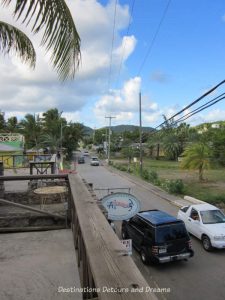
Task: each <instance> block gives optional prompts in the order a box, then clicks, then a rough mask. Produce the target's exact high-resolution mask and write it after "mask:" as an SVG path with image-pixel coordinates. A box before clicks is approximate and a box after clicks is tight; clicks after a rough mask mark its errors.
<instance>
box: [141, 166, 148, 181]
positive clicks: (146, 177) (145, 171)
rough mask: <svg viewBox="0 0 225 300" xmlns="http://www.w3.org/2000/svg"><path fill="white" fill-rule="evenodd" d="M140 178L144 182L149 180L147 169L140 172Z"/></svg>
mask: <svg viewBox="0 0 225 300" xmlns="http://www.w3.org/2000/svg"><path fill="white" fill-rule="evenodd" d="M141 177H142V178H143V179H145V180H149V172H148V170H147V169H143V170H142V174H141Z"/></svg>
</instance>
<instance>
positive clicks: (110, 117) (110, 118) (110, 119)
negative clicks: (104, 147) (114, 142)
mask: <svg viewBox="0 0 225 300" xmlns="http://www.w3.org/2000/svg"><path fill="white" fill-rule="evenodd" d="M105 118H106V119H109V136H108V153H107V154H108V165H109V161H110V134H111V121H112V119H115V118H116V117H112V116H109V117H105Z"/></svg>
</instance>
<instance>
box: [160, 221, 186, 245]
mask: <svg viewBox="0 0 225 300" xmlns="http://www.w3.org/2000/svg"><path fill="white" fill-rule="evenodd" d="M187 235H188V234H187V230H186V228H185V226H184V224H182V223H179V224H170V225H166V226H160V227H158V228H157V230H156V240H157V242H158V243H166V242H169V241H173V240H177V239H182V238H186V237H187Z"/></svg>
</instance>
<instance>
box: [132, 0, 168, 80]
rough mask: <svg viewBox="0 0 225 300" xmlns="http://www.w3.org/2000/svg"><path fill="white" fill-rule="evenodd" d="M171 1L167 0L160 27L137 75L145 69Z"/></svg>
mask: <svg viewBox="0 0 225 300" xmlns="http://www.w3.org/2000/svg"><path fill="white" fill-rule="evenodd" d="M171 1H172V0H168V2H167V5H166V8H165V9H164V11H163V15H162V17H161V19H160V21H159V24H158V27H157V29H156V32H155V34H154V36H153V38H152V41H151V43H150V45H149V47H148V51H147V53H146V55H145V57H144V59H143V61H142V63H141V65H140V67H139V71H138V73H137V76H140V73H141V71H142V69H143V67H144V65H145V63H146V61H147V58H148V57H149V55H150V53H151V51H152V48H153V46H154V44H155V41H156V38H157V36H158V34H159V31H160V28H161V26H162V23H163V21H164V19H165V17H166V14H167V12H168V9H169V6H170V4H171Z"/></svg>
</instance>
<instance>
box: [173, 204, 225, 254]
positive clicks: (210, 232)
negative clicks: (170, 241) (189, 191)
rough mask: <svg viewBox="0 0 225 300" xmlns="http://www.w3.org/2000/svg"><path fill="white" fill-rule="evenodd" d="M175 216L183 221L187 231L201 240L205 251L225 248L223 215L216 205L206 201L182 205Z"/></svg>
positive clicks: (224, 220) (224, 221)
mask: <svg viewBox="0 0 225 300" xmlns="http://www.w3.org/2000/svg"><path fill="white" fill-rule="evenodd" d="M177 218H178V219H181V220H183V221H184V223H185V225H186V228H187V231H188V232H190V233H191V234H193V235H194V236H196V237H197V238H198V239H200V240H201V241H202V245H203V248H204V249H205V250H206V251H211V250H212V249H213V248H220V249H222V248H224V249H225V215H224V214H223V212H222V211H221V210H220V209H218V208H217V207H216V206H213V205H211V204H207V203H205V204H195V205H189V206H184V207H182V208H181V209H180V210H179V211H178V215H177Z"/></svg>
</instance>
